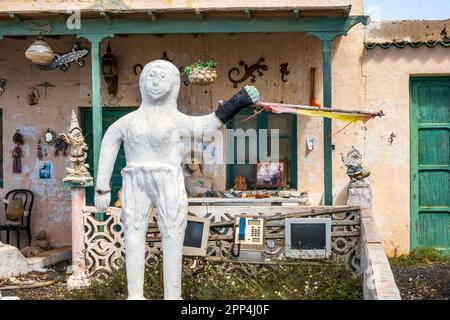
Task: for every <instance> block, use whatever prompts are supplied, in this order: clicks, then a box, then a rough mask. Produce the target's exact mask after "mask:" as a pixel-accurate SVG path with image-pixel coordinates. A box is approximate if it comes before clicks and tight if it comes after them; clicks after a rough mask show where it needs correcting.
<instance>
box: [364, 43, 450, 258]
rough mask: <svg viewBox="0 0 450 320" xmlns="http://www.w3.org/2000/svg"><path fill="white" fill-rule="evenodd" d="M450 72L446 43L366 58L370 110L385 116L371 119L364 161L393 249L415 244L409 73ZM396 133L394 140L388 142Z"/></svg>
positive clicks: (385, 236)
mask: <svg viewBox="0 0 450 320" xmlns="http://www.w3.org/2000/svg"><path fill="white" fill-rule="evenodd" d="M430 75H450V55H449V51H448V49H446V48H442V47H440V46H438V47H435V48H427V47H420V48H417V49H413V48H410V47H406V48H404V49H398V48H395V47H392V48H390V49H386V50H385V49H382V48H379V47H377V48H375V49H371V50H366V51H365V55H364V60H363V76H364V78H365V92H366V95H365V99H366V105H367V109H369V110H379V109H382V110H383V111H384V112H385V113H386V117H384V118H383V120H381V121H371V122H369V123H367V128H368V130H367V133H366V135H367V139H366V143H365V148H364V154H365V163H366V165H367V166H368V167H369V168H370V169H371V171H372V177H371V184H372V188H373V197H374V203H373V206H374V210H373V211H374V216H375V221H376V223H377V226H378V230H379V232H380V235H381V237H382V239H383V241H384V244H385V248H386V250H387V251H388V253H389V254H393V253H394V252H397V253H404V252H408V250H409V245H410V233H409V230H410V147H409V141H410V121H409V110H410V109H409V108H410V105H409V79H410V76H430ZM391 133H394V134H395V136H396V137H395V138H394V142H393V143H392V144H389V142H388V139H389V136H390V134H391Z"/></svg>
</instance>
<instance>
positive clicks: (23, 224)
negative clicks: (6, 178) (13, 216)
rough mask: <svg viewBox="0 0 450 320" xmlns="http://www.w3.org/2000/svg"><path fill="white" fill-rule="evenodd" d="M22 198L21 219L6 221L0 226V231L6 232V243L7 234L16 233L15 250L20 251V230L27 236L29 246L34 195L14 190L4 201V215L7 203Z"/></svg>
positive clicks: (25, 190)
mask: <svg viewBox="0 0 450 320" xmlns="http://www.w3.org/2000/svg"><path fill="white" fill-rule="evenodd" d="M18 198H22V200H23V207H24V214H23V216H22V218H20V220H18V221H9V220H8V219H6V223H5V224H3V225H0V231H6V241H7V243H9V234H10V232H11V231H15V232H16V239H17V248H18V249H20V232H21V231H22V230H24V231H26V232H27V234H28V242H29V244H30V245H31V226H30V218H31V212H32V211H31V210H32V209H33V202H34V194H33V192H32V191H30V190H27V189H15V190H11V191H9V192H8V193H7V194H6V196H5V199H4V202H5V213H6V211H7V209H8V203H9V202H10V201H11V200H13V199H18Z"/></svg>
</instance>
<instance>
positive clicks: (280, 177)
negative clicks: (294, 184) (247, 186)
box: [255, 161, 286, 188]
mask: <svg viewBox="0 0 450 320" xmlns="http://www.w3.org/2000/svg"><path fill="white" fill-rule="evenodd" d="M284 186H286V162H284V161H279V162H258V163H257V164H256V172H255V188H282V187H284Z"/></svg>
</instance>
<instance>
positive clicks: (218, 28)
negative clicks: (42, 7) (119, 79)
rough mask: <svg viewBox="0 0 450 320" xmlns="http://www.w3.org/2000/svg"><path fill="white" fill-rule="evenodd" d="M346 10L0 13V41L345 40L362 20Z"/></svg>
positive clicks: (363, 21) (226, 9)
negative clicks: (72, 23)
mask: <svg viewBox="0 0 450 320" xmlns="http://www.w3.org/2000/svg"><path fill="white" fill-rule="evenodd" d="M350 11H351V6H313V7H305V6H303V7H298V6H297V7H282V8H281V7H253V8H252V7H251V8H245V9H243V8H238V7H230V8H220V9H217V8H204V9H201V10H200V9H173V8H171V9H160V10H153V11H142V10H137V9H132V10H112V9H111V10H109V11H103V10H97V9H95V10H94V9H91V10H87V9H86V10H83V11H81V20H80V21H81V28H79V29H76V28H70V27H68V25H67V23H66V22H67V19H68V17H69V16H70V15H71V12H69V13H67V12H59V11H52V12H43V11H33V12H31V11H30V12H21V13H17V12H16V13H14V12H9V13H1V14H0V38H1V37H4V36H29V35H39V34H43V35H58V36H61V35H77V36H80V37H86V36H88V35H93V34H94V35H99V36H100V35H103V36H105V35H108V36H114V35H115V34H174V33H250V32H303V33H306V34H310V35H315V36H318V37H319V38H321V39H327V40H332V39H334V38H335V37H336V36H339V35H346V34H347V32H348V30H349V29H351V28H352V27H353V26H354V25H356V24H358V23H363V24H367V23H368V21H369V17H367V16H350V15H349V13H350Z"/></svg>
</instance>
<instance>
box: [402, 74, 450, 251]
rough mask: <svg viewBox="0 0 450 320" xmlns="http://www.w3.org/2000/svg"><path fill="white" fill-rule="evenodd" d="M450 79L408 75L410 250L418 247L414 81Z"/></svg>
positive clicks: (416, 141)
mask: <svg viewBox="0 0 450 320" xmlns="http://www.w3.org/2000/svg"><path fill="white" fill-rule="evenodd" d="M424 79H427V80H431V81H433V80H436V81H442V80H447V81H450V75H448V74H442V75H432V76H427V75H423V76H420V75H418V76H410V77H409V121H410V125H409V136H410V143H409V146H410V161H409V163H410V173H409V179H410V183H409V185H410V195H409V201H410V252H412V251H413V250H414V249H416V248H417V247H418V230H417V229H418V222H419V209H420V208H419V179H418V178H419V177H418V175H417V173H418V170H419V163H418V158H419V139H418V132H419V131H418V113H417V112H418V106H417V102H416V101H415V97H414V95H413V87H414V83H415V82H416V81H419V80H420V81H421V80H424Z"/></svg>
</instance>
